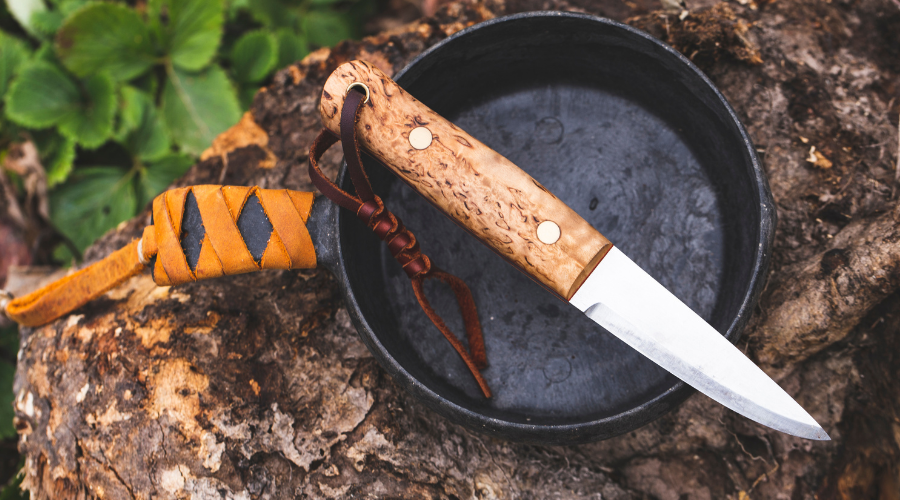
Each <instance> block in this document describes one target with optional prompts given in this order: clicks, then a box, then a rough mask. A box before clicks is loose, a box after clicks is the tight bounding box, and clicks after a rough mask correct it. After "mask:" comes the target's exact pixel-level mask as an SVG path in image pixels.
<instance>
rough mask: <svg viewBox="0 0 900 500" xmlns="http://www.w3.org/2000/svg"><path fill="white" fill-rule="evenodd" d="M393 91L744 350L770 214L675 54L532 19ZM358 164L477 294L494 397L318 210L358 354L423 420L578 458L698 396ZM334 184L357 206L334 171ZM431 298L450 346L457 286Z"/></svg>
mask: <svg viewBox="0 0 900 500" xmlns="http://www.w3.org/2000/svg"><path fill="white" fill-rule="evenodd" d="M396 81H397V82H398V83H399V84H400V85H401V86H403V87H404V88H405V89H406V90H408V91H409V93H410V94H412V95H413V96H414V97H416V98H417V99H419V100H421V101H422V102H424V103H425V104H426V105H427V106H429V107H431V108H432V109H434V110H435V111H437V112H438V113H440V114H442V115H443V116H445V117H446V118H448V119H450V120H451V121H453V122H455V123H456V124H457V125H459V126H460V127H462V128H463V129H464V130H466V131H467V132H469V133H470V134H472V135H473V136H475V137H477V138H478V139H480V140H481V141H482V142H484V143H485V144H487V145H488V146H490V147H491V148H493V149H495V150H496V151H498V152H500V153H501V154H503V155H504V156H506V157H508V158H509V159H510V160H512V161H513V162H514V163H516V164H517V165H518V166H519V167H521V168H522V169H524V170H525V171H527V172H528V173H529V174H531V175H532V176H533V177H535V178H536V179H537V180H538V181H539V182H541V183H542V184H543V185H544V186H546V187H547V188H549V189H550V190H551V191H552V192H553V193H555V194H556V195H557V196H558V197H559V198H561V199H562V200H563V201H564V202H566V203H567V204H568V205H569V206H570V207H572V208H573V209H574V210H575V211H576V212H578V213H579V214H580V215H581V216H582V217H584V218H585V219H586V220H587V221H589V222H590V223H591V224H592V225H593V226H594V227H595V228H596V229H597V230H599V231H600V232H601V233H603V234H604V235H606V236H607V237H608V238H609V239H610V240H612V241H613V243H615V244H616V245H618V246H619V248H621V249H622V250H623V251H624V252H625V253H626V254H627V255H629V256H630V257H631V258H632V259H633V260H634V261H635V262H637V263H638V264H639V265H640V266H641V267H643V268H644V269H645V270H647V271H648V272H649V273H650V274H651V275H653V276H654V277H656V278H657V279H658V280H659V281H660V282H661V283H662V284H663V285H665V286H666V287H667V288H668V289H669V290H670V291H672V292H673V293H674V294H675V295H677V296H678V297H679V298H680V299H681V300H683V301H684V302H685V303H687V304H688V305H689V306H691V307H692V308H693V309H694V310H695V311H697V312H698V313H700V315H701V316H703V317H704V318H705V319H706V320H707V321H709V322H710V324H712V325H713V326H714V327H716V328H717V329H718V330H719V331H720V332H727V333H726V336H727V337H728V338H729V339H730V340H731V341H732V342H734V341H736V340H737V338H738V335H739V334H740V331H741V329H742V328H743V327H744V325H745V324H746V323H747V320H748V319H749V317H750V313H751V311H752V308H753V306H754V304H755V303H756V300H757V298H758V295H759V292H760V290H761V289H762V285H763V280H764V277H765V271H766V268H767V265H768V261H769V253H770V248H771V243H772V235H773V232H774V227H775V210H774V205H773V202H772V199H771V195H770V193H769V189H768V185H767V182H766V178H765V175H764V173H763V171H762V169H761V168H760V165H759V163H758V161H757V158H756V155H755V153H754V149H753V145H752V144H751V142H750V139H749V138H748V137H747V133H746V132H745V130H744V128H743V127H742V125H741V123H740V122H739V120H738V118H737V116H735V114H734V111H733V110H732V109H731V107H730V106H729V105H728V103H727V102H726V101H725V98H724V97H723V96H722V95H721V94H720V93H719V92H718V91H717V90H716V89H715V87H714V86H713V85H712V83H711V82H710V81H709V79H707V78H706V76H704V75H703V73H701V72H700V71H699V70H698V69H697V68H696V67H695V66H694V65H693V64H691V62H690V61H688V60H687V59H686V58H685V57H684V56H682V55H681V54H679V53H678V52H676V51H675V50H674V49H672V48H671V47H669V46H667V45H665V44H663V43H662V42H660V41H658V40H655V39H654V38H652V37H650V36H649V35H647V34H645V33H643V32H641V31H638V30H636V29H634V28H631V27H628V26H625V25H623V24H620V23H617V22H613V21H610V20H608V19H602V18H597V17H591V16H587V15H582V14H570V13H558V12H540V13H528V14H520V15H515V16H510V17H505V18H500V19H496V20H492V21H488V22H485V23H482V24H479V25H476V26H473V27H471V28H469V29H466V30H463V31H461V32H459V33H457V34H456V35H454V36H452V37H450V38H448V39H447V40H444V41H443V42H441V43H439V44H438V45H436V46H434V47H433V48H431V49H430V50H429V51H427V52H425V53H424V54H422V55H421V56H420V57H418V58H417V59H416V60H415V61H413V62H412V63H411V64H410V65H409V66H408V67H407V68H406V69H404V70H403V71H401V72H400V73H399V74H398V75H397V76H396ZM366 168H367V171H368V172H369V175H370V176H371V179H372V182H373V185H374V186H375V189H376V191H377V192H378V193H379V194H380V195H381V196H382V197H383V199H384V201H385V204H386V206H387V207H388V208H389V209H390V210H391V211H393V212H394V213H396V214H397V215H398V216H399V217H400V218H401V219H402V220H403V221H404V222H405V223H406V226H407V227H409V228H410V229H411V230H412V231H413V232H414V234H415V235H416V236H417V237H418V239H419V241H420V242H421V247H422V250H423V252H424V253H425V254H427V255H428V256H430V257H431V259H432V261H433V262H435V263H436V264H437V265H438V266H440V267H441V268H443V269H445V270H447V271H449V272H451V273H453V274H456V275H457V276H459V277H461V278H462V279H464V280H465V281H466V283H467V284H468V285H469V287H470V288H471V289H472V293H473V294H474V296H475V300H476V302H477V305H478V310H479V315H480V318H481V321H482V324H483V327H484V337H485V342H486V346H487V353H488V361H489V363H490V366H489V368H488V369H487V370H485V371H484V376H485V378H486V379H487V381H488V383H489V384H490V386H491V389H492V390H493V392H494V397H493V398H492V399H485V398H484V397H482V396H481V394H480V392H479V390H478V387H477V386H476V384H475V382H474V381H473V379H472V378H471V375H470V374H469V373H468V371H467V369H466V367H465V365H464V364H463V362H462V361H461V360H460V359H459V357H458V356H457V355H456V354H455V352H454V351H453V349H452V348H451V346H450V345H449V344H448V343H447V342H446V341H445V340H444V339H443V338H442V337H441V335H440V333H439V332H438V331H437V329H436V328H435V327H434V326H433V325H432V324H431V323H430V321H429V320H428V318H427V317H426V316H425V314H424V313H423V312H422V310H421V308H420V307H419V305H418V304H417V302H416V300H415V297H414V296H413V292H412V289H411V287H410V285H409V280H408V279H407V278H406V275H405V274H404V273H403V272H402V271H401V269H400V267H399V265H398V264H397V263H396V262H395V261H394V259H393V258H391V256H390V254H389V252H388V251H387V248H386V246H385V245H383V244H382V243H381V242H380V241H379V240H378V239H377V238H376V237H375V236H374V235H373V234H372V232H371V231H369V230H368V229H367V228H365V227H364V226H363V224H362V223H360V222H359V221H358V220H357V219H356V217H354V216H353V215H352V214H349V213H345V212H344V211H341V210H340V209H339V208H338V207H337V206H336V205H334V204H332V203H328V202H325V203H323V202H322V201H324V200H319V201H317V203H316V204H315V207H314V213H313V216H312V217H311V219H310V232H311V234H312V235H313V238H314V240H315V242H316V248H317V250H318V254H319V259H320V261H321V262H323V263H324V264H325V265H326V266H328V267H329V268H330V269H331V270H332V271H333V272H334V273H335V275H336V276H337V277H338V279H339V281H340V283H341V286H342V287H343V291H344V294H345V296H346V298H347V307H348V309H349V311H350V315H351V317H352V319H353V322H354V324H355V325H356V328H357V329H358V331H359V334H360V336H361V338H362V340H363V342H365V344H366V345H367V346H368V348H369V350H371V352H372V353H373V355H374V356H375V357H376V358H377V359H378V361H379V362H380V363H381V365H382V366H384V368H385V369H386V370H387V371H388V372H389V373H390V374H391V376H392V377H393V378H394V380H395V381H396V382H397V383H398V384H400V385H401V386H402V387H404V388H405V389H406V390H408V391H409V392H410V393H412V394H413V395H415V396H416V397H417V398H419V399H420V400H421V401H422V402H423V403H424V404H425V405H427V406H428V407H429V408H431V409H433V410H434V411H436V412H438V413H439V414H441V415H444V416H445V417H447V418H449V419H450V420H452V421H454V422H457V423H460V424H462V425H465V426H467V427H469V428H471V429H474V430H476V431H479V432H483V433H487V434H490V435H493V436H498V437H501V438H506V439H512V440H520V441H529V442H539V443H545V444H550V443H554V444H572V443H581V442H586V441H591V440H598V439H605V438H609V437H611V436H615V435H617V434H622V433H624V432H628V431H630V430H632V429H635V428H637V427H640V426H642V425H644V424H646V423H648V422H650V421H651V420H653V419H655V418H657V417H659V416H660V415H662V414H664V413H665V412H667V411H669V410H671V409H672V408H674V407H675V406H676V405H678V404H679V403H680V402H682V401H683V400H684V399H685V398H686V397H688V396H689V395H690V394H691V393H692V392H693V389H691V388H690V387H688V386H687V385H685V384H684V383H683V382H681V381H679V380H678V379H677V378H675V377H673V376H672V375H670V374H668V372H666V371H665V370H663V369H661V368H659V367H658V366H656V365H655V364H654V363H653V362H651V361H649V360H647V359H646V358H644V357H643V356H641V355H640V354H638V353H637V352H635V351H634V350H632V349H631V348H630V347H628V346H627V345H625V344H624V343H622V342H621V341H619V340H618V339H617V338H615V337H614V336H612V335H611V334H609V333H608V332H606V331H605V330H603V329H602V328H600V327H599V326H597V325H596V324H595V323H593V322H592V321H590V320H589V319H587V317H585V316H584V315H582V314H581V313H580V312H579V311H578V310H576V309H575V308H574V307H571V306H569V305H568V304H566V303H565V302H562V301H560V300H559V299H557V298H555V297H554V296H552V295H551V294H550V293H549V292H547V291H545V290H544V289H543V288H541V287H540V286H538V285H537V284H535V283H533V282H532V281H531V280H530V279H529V278H527V277H526V276H525V275H524V274H522V273H520V272H519V271H517V270H516V269H514V268H513V267H512V266H510V265H508V264H507V263H506V262H505V261H503V260H502V259H501V258H500V257H498V256H497V255H494V254H493V253H492V252H491V251H490V250H488V248H487V247H485V246H483V245H482V244H481V243H479V242H478V241H477V240H475V239H474V238H473V237H471V236H470V235H469V234H468V233H466V232H465V231H464V230H463V229H461V228H459V227H457V226H456V225H455V224H454V223H453V222H451V221H450V220H449V219H447V218H446V217H445V216H443V215H442V214H441V213H440V212H438V211H437V210H436V209H435V208H433V207H432V206H431V205H429V204H428V203H427V202H426V201H425V200H424V199H422V198H421V197H420V196H419V195H417V194H416V193H414V192H413V191H412V190H411V189H410V188H409V187H407V186H406V185H405V184H404V183H403V182H400V181H398V180H397V179H395V178H394V177H393V176H392V175H391V174H390V173H389V172H388V171H387V170H386V169H384V168H383V167H381V166H380V165H379V164H378V163H377V162H375V161H372V160H371V159H367V162H366ZM339 183H340V184H341V186H342V188H344V189H346V190H350V191H352V187H351V184H350V181H349V179H348V178H346V176H344V175H343V174H342V177H341V180H340V182H339ZM613 207H615V208H613ZM426 289H427V291H428V293H429V295H430V297H431V300H432V304H434V305H435V307H436V309H437V310H438V311H439V312H440V313H441V314H442V315H443V317H444V318H445V320H446V321H447V322H448V324H449V325H450V327H451V328H452V329H453V330H454V331H456V332H459V334H460V335H461V334H462V332H463V331H464V330H463V327H462V321H461V319H460V318H459V313H458V311H457V310H456V305H455V302H454V300H453V296H452V293H451V292H450V290H449V289H446V288H443V287H442V285H440V284H434V285H429V286H428V287H427V288H426ZM647 307H653V304H647Z"/></svg>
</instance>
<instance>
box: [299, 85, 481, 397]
mask: <svg viewBox="0 0 900 500" xmlns="http://www.w3.org/2000/svg"><path fill="white" fill-rule="evenodd" d="M364 105H366V101H365V96H364V95H363V94H362V93H360V92H357V91H353V90H351V91H349V92H348V93H347V97H346V99H345V100H344V107H343V109H342V110H341V136H340V138H338V137H337V136H336V135H334V134H333V133H332V132H330V131H329V130H328V129H323V130H322V132H321V133H319V136H318V137H317V138H316V140H315V142H313V145H312V147H311V148H310V150H309V175H310V178H311V179H312V182H313V185H315V186H316V188H318V189H319V191H321V192H322V194H323V195H325V196H326V197H327V198H328V199H330V200H332V201H333V202H335V203H337V204H338V205H340V206H341V207H343V208H346V209H347V210H350V211H351V212H353V213H355V214H356V216H357V217H358V218H359V219H360V220H362V221H363V223H365V224H366V226H367V227H369V229H371V230H372V231H373V232H374V233H375V234H376V235H377V236H378V238H380V239H381V240H382V241H384V242H385V243H387V246H388V249H389V250H390V252H391V255H392V256H393V257H394V259H396V260H397V262H399V263H400V265H401V266H402V267H403V270H404V272H406V275H407V276H409V278H410V281H411V282H412V287H413V292H414V293H415V296H416V299H417V300H418V301H419V305H420V306H422V310H423V311H425V314H426V315H427V316H428V318H429V319H430V320H431V322H432V323H434V326H436V327H437V329H438V330H440V332H441V333H442V334H443V335H444V337H445V338H446V339H447V340H448V341H449V342H450V344H451V345H452V346H453V348H454V349H455V350H456V352H457V353H458V354H459V356H460V357H461V358H462V360H463V361H464V362H465V363H466V366H467V367H468V368H469V371H471V372H472V376H473V377H475V380H476V382H478V386H479V387H480V388H481V391H482V392H483V393H484V395H485V397H491V390H490V388H489V387H488V385H487V382H485V380H484V378H483V377H482V376H481V372H480V370H483V369H485V368H486V367H487V356H486V354H485V350H484V339H483V336H482V332H481V323H480V322H479V321H478V311H477V309H476V306H475V300H474V299H473V298H472V292H471V291H470V290H469V287H467V286H466V284H465V283H464V282H463V281H462V280H461V279H459V278H458V277H456V276H453V275H452V274H450V273H447V272H445V271H442V270H440V269H438V268H437V267H435V266H433V265H432V263H431V260H429V259H428V257H427V256H425V255H423V254H422V253H421V251H420V249H419V242H418V241H416V237H415V236H414V235H413V234H412V233H411V232H410V231H409V229H407V228H406V227H405V226H404V225H403V222H401V221H400V219H399V218H397V216H395V215H394V214H393V213H391V212H390V211H389V210H387V209H386V208H385V207H384V203H383V202H382V201H381V198H379V197H378V195H376V194H375V192H374V191H373V190H372V185H371V183H370V182H369V177H368V176H367V175H366V171H365V169H364V168H363V166H362V158H361V156H360V148H359V141H358V140H357V137H356V123H357V121H358V120H359V113H360V111H361V110H362V109H363V106H364ZM368 105H369V106H371V105H372V104H368ZM338 140H340V141H341V147H342V148H343V150H344V159H345V161H346V162H347V169H348V173H349V175H350V179H351V181H352V182H353V187H354V189H355V190H356V195H353V194H350V193H348V192H346V191H344V190H342V189H341V188H339V187H338V186H337V185H336V184H335V183H333V182H332V181H331V180H330V179H328V178H327V177H325V175H324V174H323V173H322V170H321V169H320V168H319V164H318V162H319V159H320V158H321V157H322V155H323V154H324V153H325V151H327V150H328V148H330V147H331V146H332V145H334V143H336V142H337V141H338ZM428 279H438V280H440V281H443V282H444V283H446V284H447V285H449V286H450V289H451V290H453V293H454V295H455V296H456V301H457V304H459V309H460V312H461V313H462V317H463V324H464V325H465V328H466V338H467V340H468V344H469V348H468V349H466V347H465V345H463V343H462V342H461V341H460V340H459V339H458V338H457V337H456V335H454V334H453V332H451V331H450V329H449V328H447V325H446V324H445V323H444V321H443V320H442V319H441V317H440V316H439V315H438V314H437V312H435V310H434V309H433V308H432V307H431V304H430V303H429V302H428V298H427V297H426V296H425V289H424V282H425V280H428Z"/></svg>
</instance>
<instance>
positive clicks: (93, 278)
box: [6, 240, 144, 326]
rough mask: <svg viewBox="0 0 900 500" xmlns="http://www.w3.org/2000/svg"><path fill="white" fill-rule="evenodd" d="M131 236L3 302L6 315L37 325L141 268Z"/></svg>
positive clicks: (105, 290) (64, 311)
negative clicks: (93, 260) (99, 257)
mask: <svg viewBox="0 0 900 500" xmlns="http://www.w3.org/2000/svg"><path fill="white" fill-rule="evenodd" d="M139 241H140V240H134V241H132V242H131V243H129V244H128V245H126V246H125V247H124V248H121V249H119V250H116V251H115V252H113V253H112V254H110V255H109V256H108V257H106V258H105V259H103V260H101V261H99V262H96V263H94V264H91V265H90V266H88V267H86V268H84V269H82V270H80V271H78V272H76V273H73V274H70V275H68V276H66V277H65V278H63V279H61V280H58V281H54V282H53V283H50V284H49V285H47V286H45V287H44V288H41V289H39V290H37V291H34V292H32V293H30V294H28V295H25V296H24V297H19V298H17V299H15V300H12V301H11V302H10V303H9V305H7V306H6V315H7V316H9V317H10V319H12V320H13V321H16V322H17V323H20V324H22V325H25V326H38V325H43V324H44V323H47V322H50V321H53V320H54V319H56V318H58V317H60V316H62V315H64V314H66V313H68V312H70V311H73V310H75V309H78V308H79V307H81V306H83V305H85V304H87V303H88V302H90V301H91V300H94V299H95V298H97V297H99V296H101V295H103V294H104V293H106V292H108V291H109V290H110V289H112V288H113V287H115V286H117V285H119V284H120V283H122V282H123V281H125V280H127V279H128V278H130V277H132V276H134V275H135V274H138V273H140V272H141V271H143V270H144V265H143V264H141V262H140V260H138V252H137V247H138V242H139Z"/></svg>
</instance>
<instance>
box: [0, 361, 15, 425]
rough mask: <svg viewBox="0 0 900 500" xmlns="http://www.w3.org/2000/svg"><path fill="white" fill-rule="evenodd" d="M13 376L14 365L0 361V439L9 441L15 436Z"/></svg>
mask: <svg viewBox="0 0 900 500" xmlns="http://www.w3.org/2000/svg"><path fill="white" fill-rule="evenodd" d="M15 376H16V365H14V364H12V363H9V362H7V361H3V360H0V439H9V438H11V437H14V436H15V435H16V428H15V426H13V417H14V416H15V415H16V413H15V411H13V407H12V403H13V400H14V399H15V395H14V394H13V379H14V378H15Z"/></svg>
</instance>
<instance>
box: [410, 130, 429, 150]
mask: <svg viewBox="0 0 900 500" xmlns="http://www.w3.org/2000/svg"><path fill="white" fill-rule="evenodd" d="M432 138H433V137H432V135H431V131H430V130H428V129H427V128H425V127H416V128H414V129H412V132H410V133H409V144H410V145H411V146H412V147H414V148H416V149H425V148H427V147H428V146H431V139H432Z"/></svg>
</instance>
